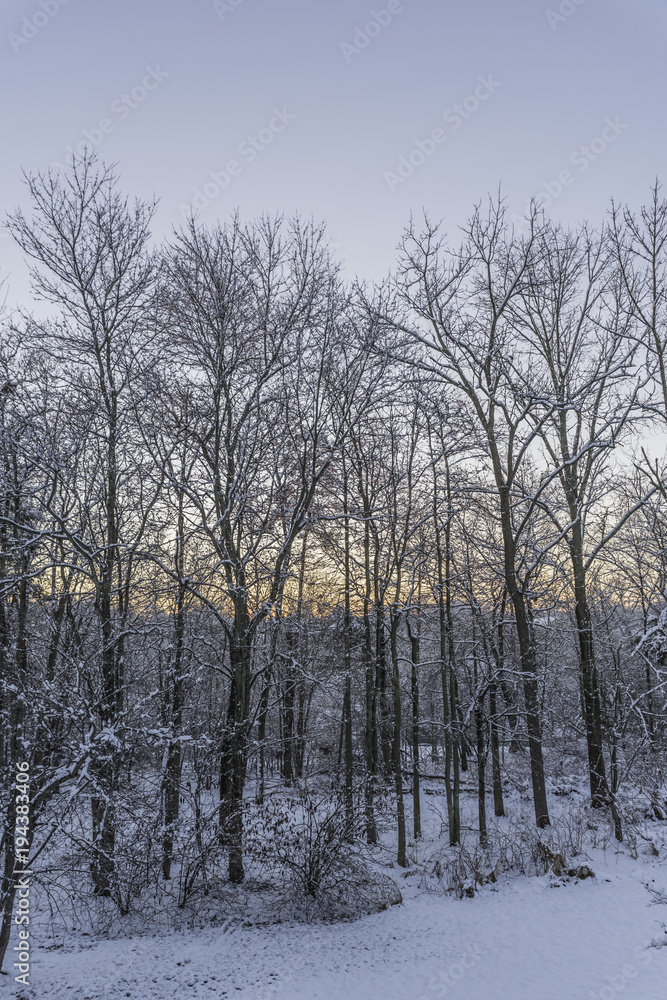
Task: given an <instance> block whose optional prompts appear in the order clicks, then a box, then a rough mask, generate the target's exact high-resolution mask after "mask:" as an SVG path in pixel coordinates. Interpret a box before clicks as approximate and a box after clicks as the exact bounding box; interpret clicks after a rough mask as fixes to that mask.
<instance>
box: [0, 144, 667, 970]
mask: <svg viewBox="0 0 667 1000" xmlns="http://www.w3.org/2000/svg"><path fill="white" fill-rule="evenodd" d="M28 187H29V193H30V197H31V203H32V210H31V213H30V214H28V215H25V214H23V213H22V212H19V211H17V212H15V213H13V214H12V215H11V216H10V217H9V220H8V227H9V230H10V232H11V234H12V236H13V238H14V240H15V241H16V243H17V244H18V246H19V247H20V248H21V249H22V251H23V252H24V254H25V258H26V260H27V261H28V263H29V266H30V269H31V277H32V287H33V297H34V305H33V306H32V307H31V308H26V309H25V310H22V311H20V312H17V313H16V314H12V315H7V316H6V317H5V320H4V325H3V331H2V347H1V356H0V365H1V367H2V374H1V383H2V384H1V387H0V421H1V425H0V470H1V472H0V475H1V483H0V699H1V712H2V728H1V733H0V740H1V742H0V763H1V765H2V773H3V793H2V794H3V809H4V818H5V822H4V832H3V840H2V853H3V857H2V865H3V875H2V900H0V902H1V903H2V915H3V916H2V919H3V924H2V931H1V932H0V954H3V953H4V949H5V948H6V946H7V942H8V940H9V932H10V928H11V914H12V906H13V901H14V892H15V879H14V877H13V874H12V873H13V871H14V868H15V860H16V858H15V844H14V837H13V831H14V826H15V815H14V808H15V797H14V796H13V793H12V789H13V782H14V777H13V776H14V774H15V768H16V766H17V763H18V762H20V761H27V762H29V764H30V774H31V807H30V808H31V815H30V819H31V824H30V829H31V837H32V838H34V839H32V840H31V845H30V846H31V851H32V853H33V854H35V853H38V854H40V855H41V856H42V857H44V858H46V857H48V856H49V842H50V841H51V840H52V839H53V842H54V843H55V842H56V841H59V838H63V837H65V839H66V840H67V843H68V844H69V851H70V852H71V856H72V857H76V859H77V860H76V864H78V865H80V866H81V867H80V868H79V869H77V871H78V873H79V874H78V877H79V881H80V884H81V885H82V886H83V885H84V884H85V885H90V891H91V892H94V893H95V894H97V895H98V896H101V897H108V896H111V897H113V898H114V899H115V900H116V901H117V902H118V904H119V906H120V907H121V909H122V908H123V907H124V906H127V893H128V892H130V889H128V877H129V876H127V872H128V870H129V868H128V865H130V867H131V864H130V862H131V859H132V858H133V857H134V856H137V855H140V856H141V859H142V861H141V863H142V865H145V866H148V867H149V868H150V867H151V866H153V867H152V870H153V871H154V873H155V878H157V879H162V880H163V881H168V880H170V879H172V878H173V876H174V871H175V870H176V871H177V872H178V873H179V878H181V880H182V879H183V878H184V877H185V884H186V891H187V884H188V883H187V879H188V878H192V879H197V878H199V877H202V871H203V870H204V868H205V865H204V863H203V860H202V859H203V858H204V857H205V856H207V852H210V851H212V850H214V849H215V850H219V851H220V852H221V853H222V854H224V857H225V859H226V864H227V867H228V877H229V879H230V880H231V882H232V883H239V882H241V881H242V880H243V878H244V809H245V807H244V803H245V802H247V801H248V796H249V792H250V791H251V792H252V795H253V796H254V800H255V801H256V802H258V803H261V802H262V801H263V797H264V796H265V795H266V794H267V791H268V790H270V788H272V787H274V786H275V784H276V782H279V783H282V784H284V785H287V786H290V785H293V784H294V783H296V782H298V781H300V780H301V779H302V778H307V777H308V776H313V775H316V774H319V775H322V774H325V775H327V776H329V777H330V778H331V780H332V783H333V784H332V788H333V791H332V794H334V792H335V794H340V795H341V796H342V801H343V803H344V808H345V814H346V822H348V823H349V826H350V829H352V827H353V826H354V824H355V823H356V819H357V815H361V818H362V822H363V829H364V834H365V837H366V839H367V840H368V842H369V843H374V842H375V841H376V840H377V836H378V833H377V824H376V798H377V796H378V795H379V794H381V795H382V796H386V794H387V788H388V787H391V788H392V802H393V808H394V809H395V819H396V823H397V829H398V863H399V864H403V865H404V864H405V863H406V812H405V806H404V800H405V796H406V794H407V790H406V788H404V783H405V782H406V780H409V782H410V789H409V791H410V794H411V795H412V800H413V806H414V808H413V809H412V819H413V831H412V832H413V834H414V835H415V836H419V834H420V817H419V779H420V774H421V772H422V771H423V770H424V768H426V770H434V769H435V770H437V772H438V774H441V775H442V776H443V777H444V779H445V787H446V796H447V813H448V815H447V821H448V827H449V837H450V842H451V843H452V844H455V843H457V842H458V840H459V837H460V823H461V819H460V805H459V801H460V785H461V771H462V769H466V768H468V767H469V766H470V764H471V762H472V761H474V768H475V773H476V781H477V786H478V788H479V833H480V837H481V838H482V839H484V837H485V836H486V813H485V809H486V806H485V787H486V783H487V771H488V772H489V776H490V779H491V785H492V791H493V799H494V808H495V811H496V814H497V815H502V813H503V774H502V761H503V758H504V754H505V752H506V750H507V751H508V752H509V751H511V752H513V753H514V752H516V753H517V754H519V755H521V754H524V755H525V767H526V773H527V774H529V776H530V781H531V783H532V799H533V803H534V810H535V821H536V823H537V825H538V827H544V826H547V825H548V824H549V807H548V801H547V790H548V777H549V761H550V760H551V761H554V760H555V759H556V758H557V757H559V758H560V759H562V758H563V755H564V754H567V753H570V754H572V753H574V754H575V756H576V755H577V754H579V758H578V759H579V766H580V768H582V769H583V770H582V773H585V774H587V776H588V780H589V781H590V794H591V801H592V804H593V805H594V806H596V807H600V808H605V809H608V810H610V811H611V815H612V817H613V822H614V825H615V830H616V835H617V837H618V838H619V839H620V838H621V837H622V835H623V831H622V815H621V810H620V809H619V806H618V796H617V793H618V790H619V787H620V784H621V783H622V781H623V780H627V779H628V776H630V777H631V775H632V773H633V767H635V766H638V764H637V761H638V760H640V759H644V758H646V759H651V756H652V755H653V758H654V759H656V758H655V755H656V754H657V755H658V756H659V755H660V754H661V752H662V751H663V749H664V733H665V721H666V719H665V697H664V684H665V666H664V663H665V655H666V654H667V623H666V621H665V616H664V609H665V552H666V548H665V539H664V532H665V527H666V525H667V521H666V519H665V512H664V506H665V486H664V470H663V466H662V462H661V460H659V459H656V457H655V453H654V451H655V449H654V450H651V448H650V447H649V445H650V443H651V441H656V442H659V441H660V435H661V433H662V432H663V430H664V424H665V420H666V419H667V356H666V353H665V352H666V346H667V326H666V325H665V319H666V313H665V306H666V301H667V300H666V295H667V270H666V266H665V265H666V261H667V203H665V202H664V201H662V200H661V199H660V192H659V189H658V186H657V185H656V187H655V189H654V190H653V192H652V197H651V199H650V201H649V203H648V205H647V206H646V207H645V208H643V209H642V210H641V211H640V213H639V214H638V215H635V214H633V213H632V212H631V211H630V210H628V209H621V208H614V209H613V210H612V211H611V213H610V216H609V218H608V219H607V220H606V222H605V223H604V225H603V226H601V227H600V228H599V229H597V230H594V229H592V228H589V227H588V226H581V227H579V228H578V229H576V230H568V229H565V228H562V227H560V226H558V225H555V224H553V223H551V222H549V221H548V220H546V219H545V218H544V217H542V216H541V215H540V214H539V213H538V212H537V211H536V212H534V213H533V215H532V216H531V217H530V218H529V220H528V225H527V226H526V227H524V229H523V231H522V232H520V233H519V232H516V231H514V230H513V229H512V227H511V226H510V225H509V224H508V221H507V218H506V215H505V209H504V206H503V204H502V203H494V202H490V203H489V205H488V207H486V208H482V207H478V208H476V209H475V210H474V212H473V214H472V216H471V218H470V220H469V222H468V224H467V226H466V227H465V228H464V230H463V231H462V233H460V234H459V236H458V237H457V238H456V239H455V240H451V239H448V238H447V237H446V235H445V233H444V232H443V231H442V229H441V228H440V227H439V226H436V225H433V224H431V223H430V222H429V221H428V219H425V220H424V223H423V225H422V226H421V227H418V226H417V225H416V224H415V223H412V224H411V225H410V227H409V228H408V229H407V231H406V233H405V235H404V237H403V240H402V242H401V246H400V254H399V259H398V263H397V267H396V270H395V274H394V276H393V277H392V278H391V280H388V281H387V282H385V283H383V284H382V285H380V286H377V287H373V288H370V287H368V286H367V285H364V284H362V283H354V284H350V283H349V282H346V281H345V280H344V279H343V277H342V275H341V271H340V267H339V265H338V263H337V262H336V260H335V259H334V257H333V255H332V253H331V251H330V249H329V247H328V243H327V237H326V233H325V231H324V228H323V227H320V226H316V225H314V224H313V223H312V222H305V221H304V220H302V219H299V218H295V219H291V220H284V219H281V218H262V219H259V220H257V221H255V222H251V223H245V222H243V221H242V220H241V219H240V218H239V217H237V216H234V217H232V218H231V219H230V220H228V221H227V222H225V223H224V224H219V225H216V226H213V227H205V226H202V225H199V224H198V223H197V221H196V220H192V221H191V222H190V223H188V224H187V225H186V226H184V227H183V228H182V229H181V230H179V231H178V232H175V233H174V234H173V236H172V238H171V239H169V240H167V241H166V242H165V243H164V244H163V245H161V246H159V247H155V246H154V245H153V244H152V243H151V239H150V224H151V219H152V216H153V211H154V205H152V204H147V203H144V202H141V201H131V200H129V199H127V198H126V197H125V196H124V195H123V194H122V193H121V191H120V189H119V186H118V181H117V178H116V176H115V174H114V172H113V170H111V169H108V168H106V167H104V166H100V165H99V164H98V163H97V162H96V161H95V159H94V158H92V157H84V158H83V159H80V160H75V161H73V162H72V164H71V167H70V169H69V170H68V171H67V172H63V173H61V174H59V175H57V174H53V173H51V174H45V175H42V174H38V175H35V176H31V177H29V178H28ZM427 751H428V752H427ZM580 751H581V752H580ZM487 758H488V764H487ZM517 759H518V758H517ZM427 761H428V763H427ZM250 786H251V787H250ZM212 845H214V846H212ZM184 872H185V876H184V874H183V873H184ZM45 877H46V876H45ZM130 881H131V879H130ZM132 891H134V890H132Z"/></svg>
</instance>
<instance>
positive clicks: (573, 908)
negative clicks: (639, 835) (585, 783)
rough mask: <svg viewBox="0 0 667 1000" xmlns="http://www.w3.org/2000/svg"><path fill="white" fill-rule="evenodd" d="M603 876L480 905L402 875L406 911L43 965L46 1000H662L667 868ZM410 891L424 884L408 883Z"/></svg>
mask: <svg viewBox="0 0 667 1000" xmlns="http://www.w3.org/2000/svg"><path fill="white" fill-rule="evenodd" d="M591 863H592V865H593V868H594V870H595V872H596V876H597V878H596V879H595V881H592V880H590V879H588V880H586V881H583V882H578V883H575V882H569V883H567V884H565V885H560V886H557V887H554V882H555V879H553V878H549V877H547V876H545V877H541V878H529V877H522V878H518V879H513V880H511V881H509V882H504V883H502V884H499V885H498V886H497V887H494V888H488V889H484V890H482V891H481V892H480V893H478V894H477V895H476V896H475V898H473V899H463V900H458V899H454V898H452V897H451V896H443V895H439V894H438V895H436V894H434V893H429V892H425V891H424V890H423V889H420V888H419V887H418V885H417V884H416V883H417V877H416V876H414V877H413V878H407V879H400V880H399V881H400V882H401V889H402V890H403V894H404V899H405V901H404V903H403V904H402V905H401V906H395V907H393V908H391V909H390V910H388V911H386V912H383V913H380V914H378V915H375V916H370V917H366V918H364V919H362V920H359V921H356V922H353V923H344V924H337V925H303V924H282V925H277V926H272V927H267V926H264V927H238V928H236V929H234V927H231V928H229V929H228V930H227V931H224V930H223V929H221V928H218V929H216V930H207V931H201V932H197V933H184V934H167V935H165V936H162V937H152V938H140V939H135V940H133V941H128V940H116V941H107V942H102V943H99V944H95V945H93V946H90V947H81V946H80V945H77V946H76V949H75V950H69V951H63V950H53V951H41V952H38V953H37V954H36V956H35V960H34V964H33V971H32V981H33V984H34V985H33V986H32V987H31V989H30V990H29V991H28V992H26V991H25V990H24V989H23V988H20V987H17V986H16V985H15V984H13V983H12V982H11V981H10V980H9V979H8V978H5V977H2V980H3V981H2V982H1V984H0V996H6V997H7V998H8V1000H9V997H10V996H12V997H20V996H26V995H27V996H30V997H39V998H45V1000H47V998H48V1000H64V998H69V1000H73V998H77V1000H117V998H121V997H131V998H133V1000H171V998H176V997H179V998H180V997H186V998H187V997H191V998H193V1000H194V998H210V997H217V996H227V997H235V998H238V1000H269V998H271V1000H356V998H359V1000H439V998H442V997H446V998H461V1000H463V998H465V1000H538V998H539V1000H577V998H579V997H581V998H582V1000H590V998H591V997H598V998H600V1000H613V998H614V997H617V996H618V997H622V998H623V1000H665V998H667V948H659V949H656V948H647V946H648V945H649V944H650V942H651V941H652V940H654V941H655V940H658V939H661V938H664V937H665V935H664V931H663V930H662V929H661V927H660V921H661V919H662V920H665V921H667V911H666V908H665V907H661V906H655V905H651V898H650V896H649V894H648V893H647V892H646V889H645V888H644V886H643V884H642V882H646V881H650V879H652V878H653V879H655V880H656V883H659V882H660V878H661V876H662V875H663V873H664V866H663V864H662V863H661V862H650V861H645V860H643V859H640V860H638V861H633V860H632V859H630V858H629V857H627V855H625V854H621V855H614V854H613V852H607V854H606V855H604V854H603V853H602V852H601V851H600V852H592V853H591ZM411 882H414V884H412V885H411V884H410V883H411Z"/></svg>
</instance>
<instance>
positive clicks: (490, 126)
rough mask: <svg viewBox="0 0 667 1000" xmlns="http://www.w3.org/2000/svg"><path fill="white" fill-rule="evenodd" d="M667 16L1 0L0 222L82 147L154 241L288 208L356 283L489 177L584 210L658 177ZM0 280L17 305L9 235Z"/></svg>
mask: <svg viewBox="0 0 667 1000" xmlns="http://www.w3.org/2000/svg"><path fill="white" fill-rule="evenodd" d="M666 29H667V0H631V2H630V0H626V2H623V0H544V2H543V0H504V2H502V3H501V2H498V0H377V2H376V3H375V4H374V3H373V2H372V0H336V2H335V3H333V2H324V0H113V2H112V0H66V2H65V0H2V4H1V7H0V51H2V58H1V60H0V106H1V112H0V114H1V119H2V132H1V133H0V134H1V135H2V137H3V142H2V157H0V192H1V203H0V214H2V216H3V217H4V215H5V214H6V212H8V211H10V210H11V209H12V208H14V207H15V206H16V205H23V206H25V205H26V204H27V199H26V194H25V186H24V182H23V180H22V171H23V170H25V171H28V172H31V171H37V170H45V169H47V168H48V167H49V166H53V167H54V169H58V164H64V163H65V162H66V158H67V155H68V150H71V149H75V148H76V147H77V145H78V144H80V143H88V144H90V145H92V146H94V147H95V148H96V149H97V151H98V154H99V156H100V157H101V158H102V159H104V160H106V161H108V162H115V163H117V165H118V171H119V174H120V176H121V180H122V185H123V187H124V189H125V190H126V191H127V192H128V193H130V194H133V195H138V196H140V197H145V198H151V197H153V196H156V197H157V198H158V199H159V207H158V211H157V215H156V218H155V224H154V234H155V237H156V238H157V239H161V238H162V237H164V236H166V235H168V234H169V233H170V231H171V229H172V227H174V226H178V225H180V224H181V222H182V221H183V218H184V216H185V215H186V214H187V212H188V211H189V209H190V208H191V207H194V208H195V209H196V210H197V211H198V213H199V217H200V218H201V220H202V221H203V222H208V223H212V222H215V221H216V220H224V219H225V218H226V217H228V216H229V215H230V213H231V212H233V211H234V209H236V208H238V209H239V210H240V212H241V215H242V216H243V217H246V218H249V217H254V216H256V215H258V214H260V213H262V212H267V211H268V212H271V213H273V212H276V211H282V212H285V213H287V214H291V213H293V212H297V211H298V212H299V213H300V214H302V215H305V216H313V217H314V218H315V219H316V220H324V221H326V223H327V225H328V229H329V233H330V236H331V239H332V241H333V243H334V244H335V246H336V248H337V253H338V254H339V255H340V256H341V257H342V259H343V260H344V262H345V266H346V270H347V272H348V273H349V274H350V276H352V275H354V274H358V275H359V276H361V277H365V278H369V279H379V278H382V277H383V276H384V275H385V274H386V273H387V272H388V271H389V269H390V268H391V267H392V265H393V263H394V260H395V257H396V245H397V243H398V241H399V239H400V236H401V233H402V230H403V229H404V227H405V225H406V223H407V222H408V220H409V218H410V215H411V213H413V214H415V215H421V213H422V212H423V211H424V210H426V211H427V212H428V213H429V215H430V216H431V217H432V218H433V219H442V220H443V221H444V224H445V228H446V230H447V231H448V232H449V233H452V234H455V233H456V230H457V228H458V227H459V226H461V225H462V224H463V223H464V222H465V220H466V218H467V216H468V215H469V214H470V211H471V209H472V206H473V205H474V203H475V202H477V201H479V200H480V199H483V198H485V197H486V196H487V194H488V193H489V192H492V193H495V192H497V191H498V189H499V187H500V190H501V191H502V194H503V195H504V197H505V198H506V199H507V204H508V209H509V211H510V213H511V214H512V215H513V216H514V217H515V220H517V224H518V220H519V219H520V217H521V216H522V215H523V213H524V211H525V207H526V204H527V201H528V200H529V199H530V198H531V196H532V197H540V198H541V204H542V205H543V206H544V208H545V210H546V211H547V212H548V214H550V215H551V216H552V217H554V218H556V219H559V220H562V221H564V222H566V223H571V224H574V223H576V222H577V221H579V220H581V219H588V220H590V221H592V222H595V223H597V222H599V221H600V220H601V218H602V217H603V215H604V213H605V211H606V210H607V207H608V205H609V201H610V199H611V198H612V197H613V198H614V199H616V200H617V201H621V202H628V203H630V204H631V205H633V206H635V207H637V206H639V205H640V204H641V203H642V201H643V200H645V199H646V197H647V195H648V192H649V188H650V185H651V184H652V183H653V181H654V180H655V178H656V176H657V177H661V176H663V177H664V176H665V173H666V171H665V169H664V167H665V157H666V153H667V129H665V127H664V91H665V80H664V73H665V70H664V65H665V64H664V50H665V41H666V35H667V31H666ZM2 279H4V282H5V294H6V296H7V300H8V301H9V303H10V304H11V303H15V302H23V303H24V304H25V303H26V296H27V295H28V294H29V287H28V283H27V277H26V273H25V266H24V264H23V262H22V260H21V256H20V254H19V252H18V250H17V249H16V248H15V247H14V245H13V243H12V241H11V239H10V238H9V237H8V236H7V234H6V233H4V232H3V233H2V238H0V280H2Z"/></svg>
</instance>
